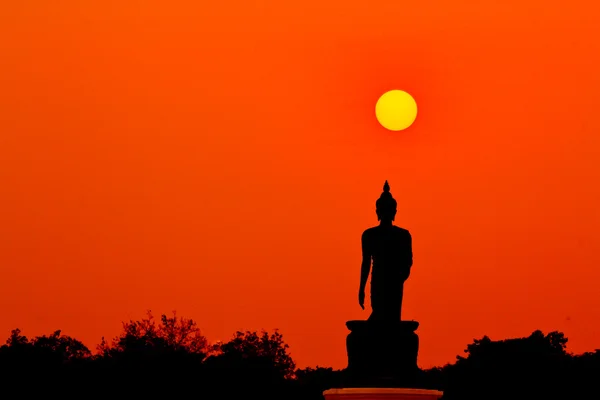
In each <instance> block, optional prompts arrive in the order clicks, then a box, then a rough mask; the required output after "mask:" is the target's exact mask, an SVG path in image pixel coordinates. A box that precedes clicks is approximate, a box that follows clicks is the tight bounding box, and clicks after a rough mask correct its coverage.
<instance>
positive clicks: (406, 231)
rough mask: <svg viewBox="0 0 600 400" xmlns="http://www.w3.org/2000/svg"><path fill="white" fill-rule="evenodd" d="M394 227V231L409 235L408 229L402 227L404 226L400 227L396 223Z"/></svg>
mask: <svg viewBox="0 0 600 400" xmlns="http://www.w3.org/2000/svg"><path fill="white" fill-rule="evenodd" d="M394 228H395V229H396V232H398V233H399V234H401V235H404V236H408V237H410V236H411V235H410V231H409V230H408V229H404V228H401V227H399V226H396V225H394Z"/></svg>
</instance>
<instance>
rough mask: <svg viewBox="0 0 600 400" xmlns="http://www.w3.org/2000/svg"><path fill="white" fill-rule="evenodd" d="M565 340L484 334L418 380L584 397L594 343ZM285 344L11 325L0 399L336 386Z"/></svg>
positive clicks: (465, 393)
mask: <svg viewBox="0 0 600 400" xmlns="http://www.w3.org/2000/svg"><path fill="white" fill-rule="evenodd" d="M566 343H567V339H566V338H565V337H564V335H563V334H562V333H560V332H551V333H548V334H546V335H544V334H543V333H542V332H540V331H535V332H533V333H532V334H531V335H530V336H529V337H526V338H518V339H510V340H503V341H492V340H490V339H489V338H487V337H484V338H482V339H479V340H475V341H474V342H473V343H472V344H469V345H468V346H467V348H466V350H465V355H464V356H459V357H457V360H456V362H455V363H453V364H448V365H445V366H443V367H439V368H433V369H430V370H424V371H421V379H422V383H423V386H424V387H427V388H431V389H439V390H443V391H444V399H446V400H449V399H450V400H453V399H456V400H459V399H463V400H470V399H473V400H474V399H477V400H479V399H508V398H509V399H544V400H548V399H571V398H573V399H576V398H583V397H586V398H587V397H588V396H592V397H591V398H593V397H594V396H595V395H596V392H595V390H597V389H598V377H600V350H596V351H595V352H589V353H584V354H580V355H573V354H569V353H567V352H566V350H565V346H566ZM288 350H289V349H288V347H287V345H286V344H285V342H284V341H283V336H282V335H281V334H280V333H279V332H277V331H275V332H274V333H267V332H261V333H257V332H237V333H236V334H235V335H233V337H232V338H231V340H229V341H228V342H226V343H220V344H216V345H211V344H209V343H208V342H207V341H206V339H205V338H204V337H203V336H202V335H201V334H200V331H199V329H198V327H197V326H196V324H195V323H194V322H193V321H191V320H188V319H185V318H179V317H177V316H175V315H173V316H172V317H167V316H164V315H163V316H162V318H161V319H160V320H159V321H155V320H154V319H153V318H152V316H151V314H149V315H148V317H147V318H144V319H142V320H141V321H130V322H128V323H125V324H124V325H123V332H122V333H121V334H120V335H119V337H117V338H115V339H114V340H112V341H110V342H107V341H104V342H103V343H102V344H101V345H100V346H98V348H97V349H96V352H94V353H92V352H91V351H90V350H89V349H88V348H86V347H85V346H84V345H83V344H82V343H81V342H80V341H78V340H77V339H75V338H71V337H69V336H64V335H61V333H60V331H56V332H54V333H52V334H50V335H47V336H40V337H35V338H32V339H29V338H27V337H25V336H23V335H22V334H21V332H20V331H19V330H18V329H16V330H14V331H13V332H12V333H11V334H10V336H9V338H8V340H7V341H6V344H5V345H3V346H1V347H0V397H2V398H24V399H27V398H33V397H32V396H40V395H43V396H44V397H54V396H61V397H62V398H75V397H77V398H111V399H138V398H152V399H154V398H173V397H174V396H185V397H186V398H187V397H190V398H202V399H222V398H230V397H231V398H233V397H234V396H242V395H243V396H244V397H257V398H262V399H276V398H277V399H283V398H285V399H294V400H295V399H298V400H300V399H303V400H320V399H322V392H323V391H324V390H326V389H330V388H334V387H342V385H343V376H344V375H343V372H344V371H335V370H332V369H331V368H323V367H316V368H305V369H296V367H295V364H294V361H293V359H292V357H291V355H290V354H289V352H288Z"/></svg>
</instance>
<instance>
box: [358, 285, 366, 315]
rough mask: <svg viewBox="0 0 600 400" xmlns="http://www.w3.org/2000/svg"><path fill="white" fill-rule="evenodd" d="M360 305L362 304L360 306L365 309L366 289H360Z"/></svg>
mask: <svg viewBox="0 0 600 400" xmlns="http://www.w3.org/2000/svg"><path fill="white" fill-rule="evenodd" d="M358 305H360V308H362V309H363V310H364V309H365V291H364V290H359V291H358Z"/></svg>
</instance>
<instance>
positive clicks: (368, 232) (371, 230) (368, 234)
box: [362, 227, 375, 239]
mask: <svg viewBox="0 0 600 400" xmlns="http://www.w3.org/2000/svg"><path fill="white" fill-rule="evenodd" d="M374 233H375V228H374V227H373V228H367V229H365V230H364V232H363V233H362V238H363V239H366V238H369V237H372V236H373V234H374Z"/></svg>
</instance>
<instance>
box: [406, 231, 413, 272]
mask: <svg viewBox="0 0 600 400" xmlns="http://www.w3.org/2000/svg"><path fill="white" fill-rule="evenodd" d="M406 232H407V236H408V238H407V239H406V241H407V244H408V248H407V251H406V258H407V259H406V263H407V265H408V267H409V268H410V267H412V265H413V251H412V236H411V234H410V232H408V231H406Z"/></svg>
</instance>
